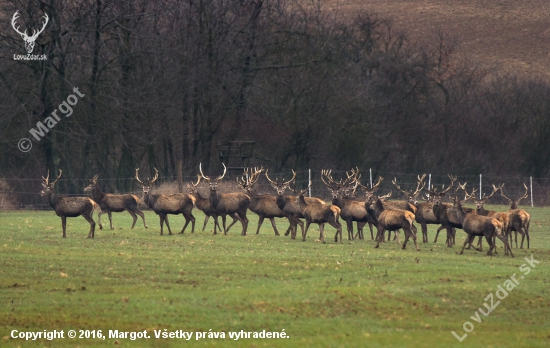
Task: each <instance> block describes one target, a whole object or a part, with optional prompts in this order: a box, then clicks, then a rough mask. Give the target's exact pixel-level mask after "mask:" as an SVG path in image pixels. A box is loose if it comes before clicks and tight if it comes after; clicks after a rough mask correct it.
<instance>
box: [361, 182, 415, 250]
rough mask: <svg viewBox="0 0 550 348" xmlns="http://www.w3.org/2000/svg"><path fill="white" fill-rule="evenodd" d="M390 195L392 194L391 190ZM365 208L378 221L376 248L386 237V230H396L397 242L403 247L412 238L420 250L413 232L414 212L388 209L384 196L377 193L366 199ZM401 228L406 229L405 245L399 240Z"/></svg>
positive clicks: (405, 245)
mask: <svg viewBox="0 0 550 348" xmlns="http://www.w3.org/2000/svg"><path fill="white" fill-rule="evenodd" d="M389 195H391V192H390V194H389ZM388 197H389V196H388ZM365 208H366V209H367V211H368V212H369V214H372V215H373V216H374V217H375V219H376V222H377V224H376V229H377V233H376V246H375V248H378V247H379V246H380V242H381V241H382V240H383V238H384V232H385V231H395V237H396V240H397V243H398V244H399V246H401V248H402V249H405V248H406V247H407V242H408V241H409V238H412V240H413V242H414V246H415V248H416V250H420V249H418V245H417V244H416V236H415V235H414V233H413V228H412V227H413V226H414V214H413V213H412V212H410V211H408V210H395V209H388V208H387V207H386V206H385V205H384V203H383V201H382V197H378V196H376V195H373V196H371V197H370V198H369V199H366V200H365ZM399 229H403V231H405V243H403V245H401V242H400V241H399V233H398V231H399Z"/></svg>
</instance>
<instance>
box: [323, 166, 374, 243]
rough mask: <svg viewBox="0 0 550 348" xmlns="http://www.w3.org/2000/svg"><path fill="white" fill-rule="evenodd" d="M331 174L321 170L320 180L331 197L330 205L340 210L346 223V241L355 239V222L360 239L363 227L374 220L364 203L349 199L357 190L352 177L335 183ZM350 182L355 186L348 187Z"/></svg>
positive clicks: (348, 176) (328, 171)
mask: <svg viewBox="0 0 550 348" xmlns="http://www.w3.org/2000/svg"><path fill="white" fill-rule="evenodd" d="M331 173H332V171H331V170H322V171H321V180H322V181H323V183H324V184H325V186H326V187H327V188H328V190H329V191H330V193H331V195H332V204H333V205H335V206H337V207H338V208H340V209H341V213H340V217H341V218H342V220H344V221H345V222H346V225H347V228H348V240H353V239H355V238H354V235H353V222H354V221H356V222H357V236H359V238H361V239H362V237H363V226H365V224H367V223H373V222H374V219H372V217H371V216H370V214H369V213H367V210H366V209H365V203H364V202H361V201H355V200H352V199H351V198H350V197H351V196H352V195H353V192H354V191H355V188H357V182H355V181H354V176H353V175H347V178H346V179H345V180H340V181H339V182H336V181H335V180H334V179H333V178H332V174H331ZM346 174H347V173H346ZM352 182H355V184H353V186H351V187H350V185H351V184H352ZM369 225H370V224H369ZM370 226H372V225H370ZM371 237H372V239H374V236H373V235H372V227H371Z"/></svg>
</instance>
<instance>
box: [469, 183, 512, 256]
mask: <svg viewBox="0 0 550 348" xmlns="http://www.w3.org/2000/svg"><path fill="white" fill-rule="evenodd" d="M503 185H504V184H502V185H501V186H499V187H496V186H495V185H493V192H491V194H490V195H488V196H487V195H483V196H482V197H481V198H480V199H477V198H475V197H472V200H473V202H474V204H475V206H476V213H477V215H482V216H488V217H492V218H495V219H497V220H498V221H500V222H501V223H502V231H503V233H504V234H505V235H506V238H508V232H509V231H508V229H509V225H510V216H509V215H508V213H501V212H496V211H494V210H487V209H485V207H484V206H483V205H484V204H485V202H486V201H487V200H488V199H489V198H491V197H493V195H494V194H495V193H496V192H497V191H498V190H500V189H501V187H502V186H503ZM493 239H494V238H493ZM481 241H482V238H481V237H479V242H478V246H479V248H480V249H481V243H482V242H481ZM493 242H494V241H493Z"/></svg>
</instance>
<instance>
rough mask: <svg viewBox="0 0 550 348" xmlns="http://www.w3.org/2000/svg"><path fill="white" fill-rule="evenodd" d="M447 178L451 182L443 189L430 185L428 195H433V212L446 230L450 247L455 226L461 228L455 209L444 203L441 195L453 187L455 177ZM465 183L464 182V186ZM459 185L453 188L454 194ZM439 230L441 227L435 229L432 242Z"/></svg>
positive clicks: (469, 209) (452, 242) (443, 195)
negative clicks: (439, 189)
mask: <svg viewBox="0 0 550 348" xmlns="http://www.w3.org/2000/svg"><path fill="white" fill-rule="evenodd" d="M449 178H450V179H451V184H450V185H449V187H447V188H446V189H444V190H443V191H440V192H438V191H437V189H436V188H435V187H432V189H431V190H430V191H429V194H430V197H433V202H434V205H433V213H434V215H435V216H436V217H437V218H438V220H439V223H440V224H441V226H443V227H444V228H445V230H446V231H447V240H446V242H445V243H446V244H447V246H448V247H449V248H452V246H453V245H454V244H455V237H456V230H455V229H456V228H462V224H461V223H460V221H459V220H458V217H457V216H456V210H457V208H455V207H454V206H453V205H452V204H449V203H444V202H443V197H445V195H446V194H447V192H449V191H450V190H451V189H453V187H454V183H455V181H456V180H457V178H456V177H453V176H451V175H449ZM465 185H466V184H464V186H465ZM459 188H460V187H456V188H455V191H454V192H455V195H456V193H457V192H458V189H459ZM464 211H466V213H472V212H475V210H474V209H472V208H464ZM439 231H441V228H440V229H438V230H437V233H436V235H435V239H434V243H436V242H437V237H438V236H439Z"/></svg>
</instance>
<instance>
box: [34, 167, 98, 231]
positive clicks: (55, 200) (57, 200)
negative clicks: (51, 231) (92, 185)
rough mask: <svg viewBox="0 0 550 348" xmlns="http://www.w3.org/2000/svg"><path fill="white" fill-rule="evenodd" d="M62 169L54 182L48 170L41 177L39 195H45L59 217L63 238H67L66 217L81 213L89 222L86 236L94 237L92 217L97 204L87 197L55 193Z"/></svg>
mask: <svg viewBox="0 0 550 348" xmlns="http://www.w3.org/2000/svg"><path fill="white" fill-rule="evenodd" d="M62 173H63V171H62V170H61V169H60V170H59V176H58V177H57V179H55V181H54V182H51V183H50V182H49V179H50V171H48V176H47V177H45V178H44V177H42V179H44V181H42V186H43V187H44V189H43V190H42V191H41V192H40V196H42V197H46V199H47V200H48V203H49V204H50V206H51V207H52V208H53V210H55V214H56V215H57V216H59V217H60V218H61V226H62V227H63V238H67V231H66V227H67V218H68V217H76V216H80V215H82V216H83V217H84V218H85V219H86V221H88V222H89V223H90V232H89V233H88V238H94V234H95V222H94V218H93V214H94V208H95V207H96V206H97V204H96V203H95V202H94V201H93V200H92V199H90V198H88V197H65V196H60V195H58V194H56V193H55V191H54V188H55V183H56V182H57V180H59V178H61V174H62Z"/></svg>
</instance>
